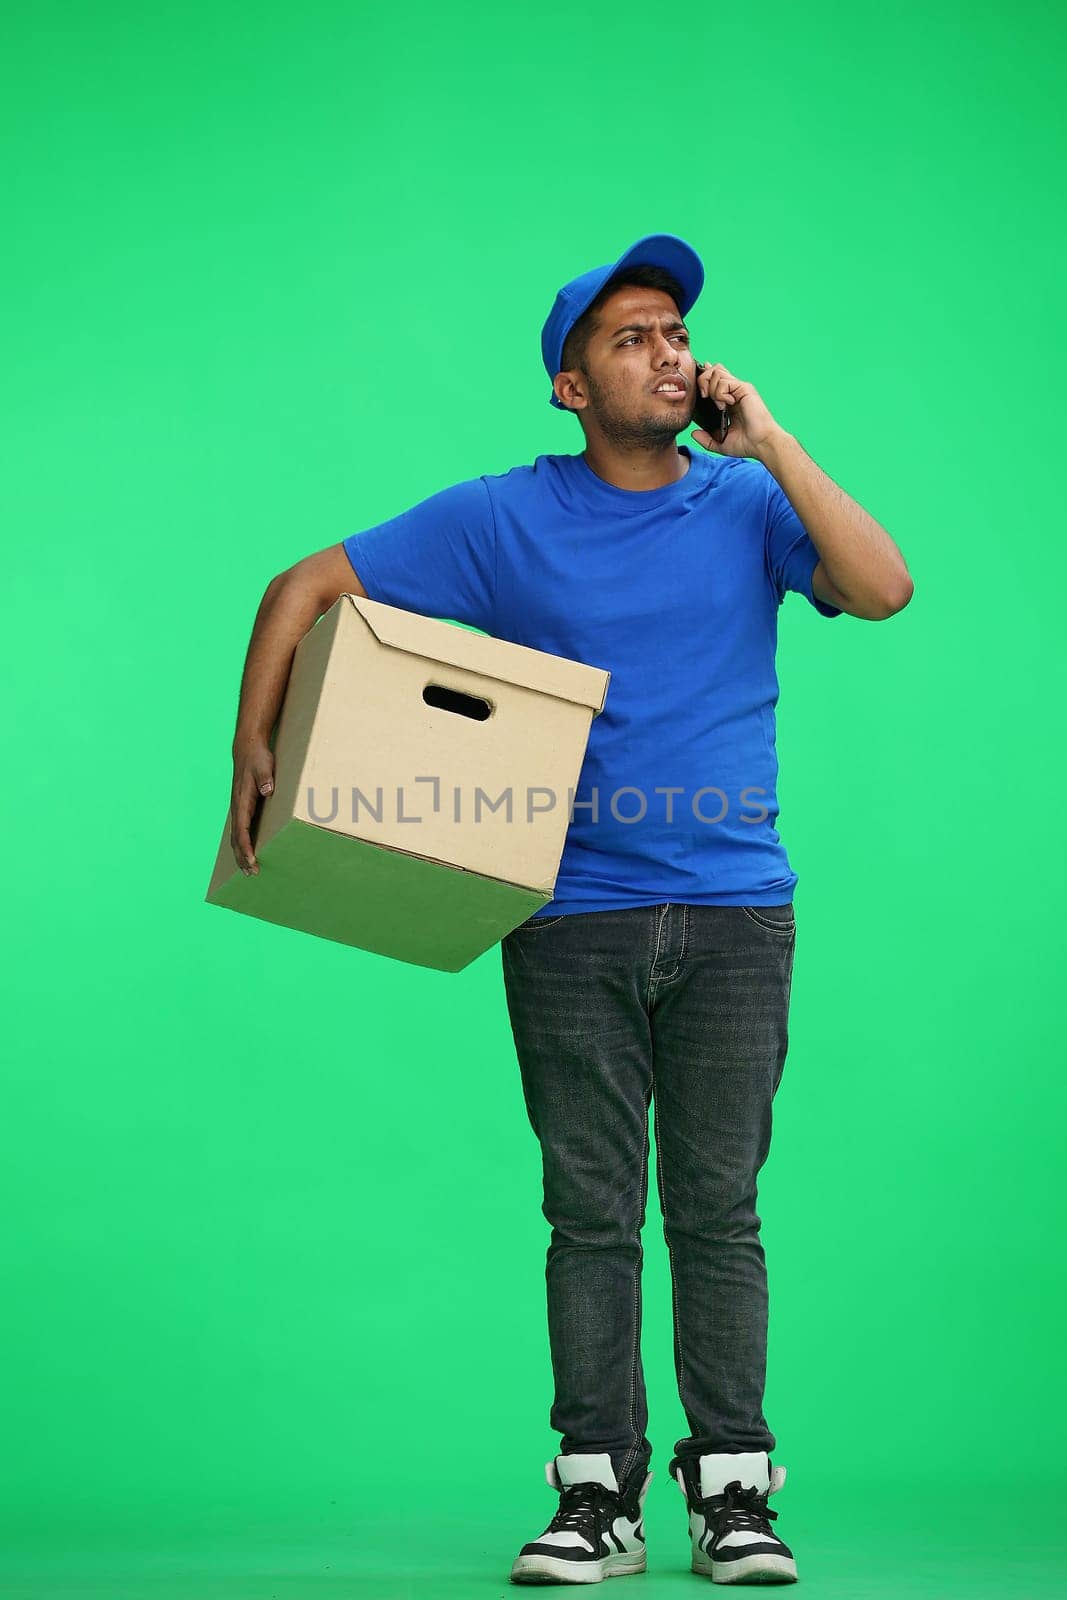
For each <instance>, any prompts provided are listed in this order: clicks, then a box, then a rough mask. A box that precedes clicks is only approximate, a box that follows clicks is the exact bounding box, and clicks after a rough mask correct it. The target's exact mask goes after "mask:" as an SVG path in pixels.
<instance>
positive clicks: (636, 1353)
mask: <svg viewBox="0 0 1067 1600" xmlns="http://www.w3.org/2000/svg"><path fill="white" fill-rule="evenodd" d="M650 1099H651V1092H650V1093H649V1094H648V1095H647V1096H646V1097H645V1137H644V1146H643V1154H642V1163H641V1165H642V1174H641V1204H640V1208H639V1210H638V1214H637V1255H636V1257H635V1260H634V1343H633V1357H632V1360H631V1363H630V1432H631V1433H632V1434H633V1444H632V1445H631V1446H630V1448H629V1450H628V1451H627V1453H626V1455H625V1456H624V1457H623V1463H622V1472H621V1473H620V1475H619V1479H618V1482H619V1487H620V1488H623V1487H624V1486H625V1482H626V1477H627V1475H628V1473H629V1471H630V1464H631V1462H632V1461H634V1460H636V1458H637V1450H638V1446H639V1444H640V1440H639V1439H638V1437H637V1365H638V1362H639V1361H640V1359H641V1316H640V1312H641V1259H642V1256H643V1253H644V1249H643V1246H642V1244H641V1222H642V1218H643V1217H644V1214H645V1205H646V1203H647V1200H648V1103H649V1100H650Z"/></svg>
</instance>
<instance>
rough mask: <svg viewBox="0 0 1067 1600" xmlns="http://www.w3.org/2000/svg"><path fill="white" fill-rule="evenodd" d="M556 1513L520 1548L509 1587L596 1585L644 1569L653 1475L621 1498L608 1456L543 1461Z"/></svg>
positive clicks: (635, 1481)
mask: <svg viewBox="0 0 1067 1600" xmlns="http://www.w3.org/2000/svg"><path fill="white" fill-rule="evenodd" d="M545 1477H546V1478H547V1480H548V1484H549V1487H550V1488H552V1489H559V1490H560V1491H561V1493H560V1499H559V1510H558V1511H557V1512H556V1514H555V1516H554V1517H553V1518H552V1521H551V1522H550V1523H549V1525H548V1527H547V1528H546V1529H545V1531H544V1533H542V1534H541V1535H540V1537H539V1538H537V1539H531V1540H530V1542H529V1544H524V1545H523V1547H522V1549H521V1550H520V1551H519V1553H518V1555H517V1556H516V1558H515V1561H514V1563H513V1565H512V1568H511V1581H512V1583H599V1582H600V1580H601V1579H602V1578H621V1577H625V1575H626V1574H627V1573H629V1572H644V1570H645V1528H644V1505H645V1495H646V1494H647V1493H648V1486H649V1484H650V1483H651V1482H652V1479H653V1477H654V1473H651V1472H649V1473H646V1474H645V1475H644V1481H643V1482H640V1486H639V1487H638V1483H639V1480H638V1478H636V1477H635V1479H634V1481H633V1483H632V1484H631V1485H630V1488H629V1490H628V1491H627V1493H626V1494H625V1495H623V1494H621V1493H620V1492H619V1484H618V1480H617V1478H616V1477H615V1471H614V1468H613V1467H612V1465H611V1457H610V1455H608V1453H607V1452H606V1451H603V1452H601V1453H599V1454H596V1455H578V1454H575V1455H560V1456H556V1457H555V1458H554V1459H553V1460H552V1461H546V1462H545Z"/></svg>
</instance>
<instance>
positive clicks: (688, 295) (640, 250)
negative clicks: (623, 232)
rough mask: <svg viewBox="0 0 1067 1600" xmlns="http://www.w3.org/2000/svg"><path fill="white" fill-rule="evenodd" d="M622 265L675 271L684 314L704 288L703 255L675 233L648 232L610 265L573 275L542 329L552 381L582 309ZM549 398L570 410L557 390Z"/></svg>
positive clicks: (558, 369)
mask: <svg viewBox="0 0 1067 1600" xmlns="http://www.w3.org/2000/svg"><path fill="white" fill-rule="evenodd" d="M622 267H665V268H666V270H667V271H668V272H670V273H673V275H674V276H675V277H676V278H677V279H678V282H679V284H680V285H681V289H682V297H681V299H680V300H679V302H678V313H679V315H680V316H683V317H684V316H685V315H686V313H687V312H688V311H689V308H690V307H691V306H692V305H693V303H694V301H695V300H696V298H697V295H698V294H699V293H700V291H701V289H702V288H703V287H704V265H703V263H702V261H701V259H700V257H699V256H698V255H697V253H696V251H695V250H694V249H693V247H692V245H688V244H686V242H685V240H684V239H679V238H678V236H677V234H674V233H647V234H645V236H644V238H643V239H638V241H637V243H636V244H632V245H631V246H630V248H629V250H627V251H625V252H624V253H623V254H622V255H621V256H620V257H619V259H618V261H614V262H612V264H611V265H610V266H607V267H593V268H592V269H591V270H590V271H589V272H583V273H582V275H581V277H579V278H572V279H571V281H570V283H565V284H564V285H563V288H562V289H561V290H560V291H559V293H558V294H557V296H556V300H555V304H554V305H553V307H552V310H551V311H550V312H549V314H548V321H547V322H546V323H545V325H544V327H543V328H542V329H541V356H542V358H543V360H544V363H545V371H546V372H547V373H548V376H549V379H550V380H551V379H553V378H555V376H556V373H557V372H559V371H560V370H561V369H562V364H563V345H564V342H565V341H566V338H567V335H568V333H570V331H571V329H572V328H573V327H574V324H575V323H576V322H577V321H578V318H579V317H580V316H581V314H582V312H583V311H588V309H589V307H590V306H591V305H592V303H593V301H594V300H595V299H596V297H597V295H598V294H599V293H600V291H601V289H602V288H603V287H604V285H605V284H606V283H607V281H608V279H609V278H613V277H614V276H615V274H616V273H617V272H618V271H619V270H620V268H622ZM549 401H550V403H551V404H552V405H554V406H555V407H556V408H557V410H559V411H566V410H567V409H568V407H567V406H565V405H563V404H562V402H561V401H560V400H558V399H557V398H556V391H555V390H554V389H553V390H552V393H551V394H550V396H549Z"/></svg>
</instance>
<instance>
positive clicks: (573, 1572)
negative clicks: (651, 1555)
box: [511, 1550, 648, 1583]
mask: <svg viewBox="0 0 1067 1600" xmlns="http://www.w3.org/2000/svg"><path fill="white" fill-rule="evenodd" d="M647 1566H648V1560H647V1557H646V1555H645V1552H644V1551H643V1550H635V1551H633V1552H630V1551H621V1552H619V1553H617V1554H616V1555H612V1556H604V1557H603V1558H602V1559H601V1560H600V1561H559V1560H556V1558H555V1557H553V1556H519V1557H518V1558H517V1560H516V1561H515V1564H514V1566H513V1567H512V1569H511V1581H512V1583H599V1582H600V1581H601V1579H602V1578H626V1577H629V1575H630V1573H631V1572H644V1571H645V1569H646V1567H647Z"/></svg>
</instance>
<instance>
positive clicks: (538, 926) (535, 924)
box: [509, 911, 566, 937]
mask: <svg viewBox="0 0 1067 1600" xmlns="http://www.w3.org/2000/svg"><path fill="white" fill-rule="evenodd" d="M565 915H566V912H563V911H561V912H560V914H559V916H558V917H527V919H526V921H525V922H520V923H519V925H518V927H516V928H512V930H511V932H512V933H539V932H540V931H541V930H542V928H554V927H555V926H556V923H557V922H562V921H563V918H564V917H565ZM509 937H510V935H509Z"/></svg>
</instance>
